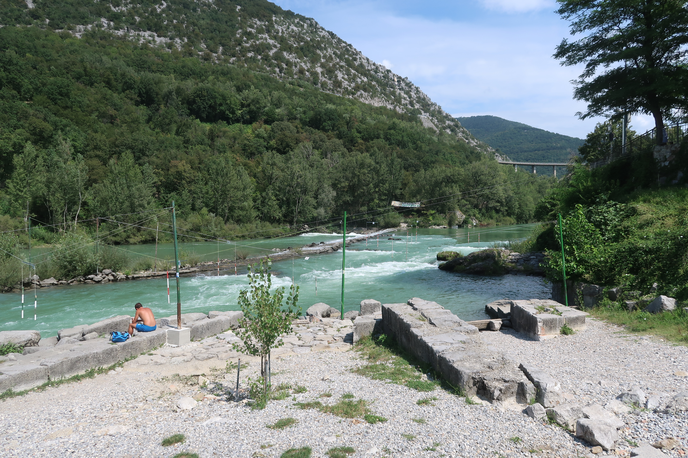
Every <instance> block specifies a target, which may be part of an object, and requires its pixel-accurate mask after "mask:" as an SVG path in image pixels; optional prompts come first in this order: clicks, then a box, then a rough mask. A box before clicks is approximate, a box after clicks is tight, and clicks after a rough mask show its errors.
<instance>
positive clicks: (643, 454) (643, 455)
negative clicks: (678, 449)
mask: <svg viewBox="0 0 688 458" xmlns="http://www.w3.org/2000/svg"><path fill="white" fill-rule="evenodd" d="M631 456H637V457H640V458H666V456H667V455H665V454H664V453H662V452H661V451H659V450H657V449H656V448H654V447H653V446H652V445H650V444H648V443H642V442H641V443H640V447H636V448H634V449H631Z"/></svg>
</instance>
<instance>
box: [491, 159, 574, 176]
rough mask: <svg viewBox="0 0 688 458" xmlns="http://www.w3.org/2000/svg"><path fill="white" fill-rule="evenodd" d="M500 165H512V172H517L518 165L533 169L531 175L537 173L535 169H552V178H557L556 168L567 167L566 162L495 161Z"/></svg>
mask: <svg viewBox="0 0 688 458" xmlns="http://www.w3.org/2000/svg"><path fill="white" fill-rule="evenodd" d="M497 162H499V163H500V164H507V165H513V166H514V170H516V171H518V166H519V165H524V166H531V167H533V174H535V173H537V172H536V171H535V167H543V166H544V167H552V172H553V173H554V178H556V177H557V167H566V166H567V165H569V164H568V163H566V162H511V161H497Z"/></svg>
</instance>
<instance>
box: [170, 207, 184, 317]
mask: <svg viewBox="0 0 688 458" xmlns="http://www.w3.org/2000/svg"><path fill="white" fill-rule="evenodd" d="M172 229H173V232H174V267H175V269H176V277H177V329H181V328H182V298H181V295H180V294H179V249H178V248H177V214H176V212H175V209H174V201H172Z"/></svg>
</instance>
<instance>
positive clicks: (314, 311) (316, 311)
mask: <svg viewBox="0 0 688 458" xmlns="http://www.w3.org/2000/svg"><path fill="white" fill-rule="evenodd" d="M331 308H332V307H330V306H329V305H327V304H325V303H324V302H318V303H317V304H313V305H311V306H310V307H308V310H306V316H315V317H318V318H328V317H329V316H330V309H331Z"/></svg>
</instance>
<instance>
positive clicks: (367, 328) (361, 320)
mask: <svg viewBox="0 0 688 458" xmlns="http://www.w3.org/2000/svg"><path fill="white" fill-rule="evenodd" d="M381 321H382V320H381V319H375V318H373V316H372V315H361V316H359V317H357V318H356V320H355V321H354V343H356V342H358V341H359V340H361V339H362V338H363V337H368V336H372V335H373V334H379V333H381V332H382V322H381Z"/></svg>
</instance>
